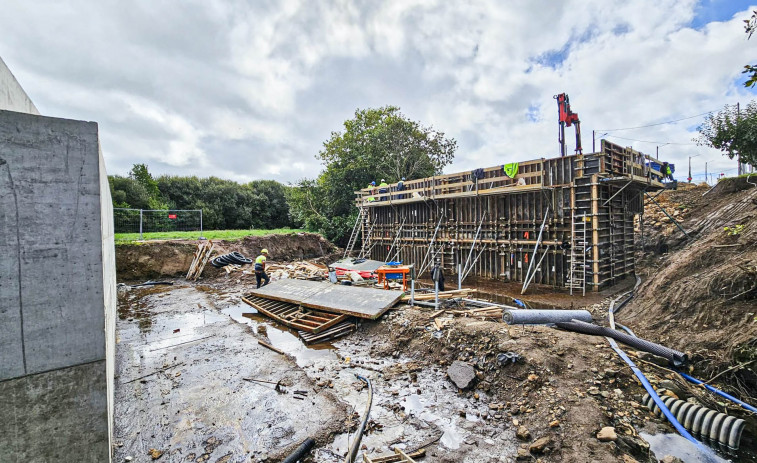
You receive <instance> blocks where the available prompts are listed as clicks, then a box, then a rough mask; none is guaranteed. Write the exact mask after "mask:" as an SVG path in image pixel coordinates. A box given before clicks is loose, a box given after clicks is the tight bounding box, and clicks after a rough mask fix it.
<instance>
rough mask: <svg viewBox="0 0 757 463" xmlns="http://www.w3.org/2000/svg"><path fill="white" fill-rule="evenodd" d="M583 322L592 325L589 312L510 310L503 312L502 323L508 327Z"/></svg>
mask: <svg viewBox="0 0 757 463" xmlns="http://www.w3.org/2000/svg"><path fill="white" fill-rule="evenodd" d="M571 320H581V321H583V322H587V323H591V322H593V321H594V320H593V319H592V318H591V313H589V311H587V310H530V309H529V310H527V309H508V310H505V311H503V312H502V321H503V322H505V323H507V324H508V325H544V324H547V323H560V322H570V321H571Z"/></svg>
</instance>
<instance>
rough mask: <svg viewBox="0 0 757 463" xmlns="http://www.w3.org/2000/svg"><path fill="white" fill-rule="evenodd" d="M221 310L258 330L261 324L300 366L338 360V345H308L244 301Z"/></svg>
mask: <svg viewBox="0 0 757 463" xmlns="http://www.w3.org/2000/svg"><path fill="white" fill-rule="evenodd" d="M221 312H222V313H224V314H226V315H228V316H230V317H231V318H233V319H234V320H235V321H237V322H239V323H244V324H246V325H250V326H251V327H252V329H253V330H255V331H256V332H257V331H258V328H259V327H260V326H263V327H264V328H265V331H266V335H267V336H268V339H269V340H270V341H271V344H272V345H273V346H274V347H276V348H277V349H281V350H282V351H284V352H286V353H287V354H291V355H293V356H294V358H295V359H296V361H297V365H299V366H300V367H305V366H309V365H312V364H313V363H316V362H324V361H338V359H337V356H336V347H334V345H333V344H331V343H330V342H322V343H317V344H311V345H306V344H305V343H304V342H302V340H301V339H300V338H299V336H297V332H296V331H294V330H292V329H289V328H287V327H286V326H283V325H280V324H278V323H276V322H274V321H273V320H271V319H270V318H268V317H266V316H264V315H261V314H259V313H258V311H257V310H255V309H254V308H253V307H250V306H249V305H247V304H245V303H244V302H240V303H239V304H237V305H232V306H229V307H227V308H225V309H223V310H221Z"/></svg>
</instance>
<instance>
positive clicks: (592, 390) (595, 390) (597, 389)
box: [586, 386, 599, 395]
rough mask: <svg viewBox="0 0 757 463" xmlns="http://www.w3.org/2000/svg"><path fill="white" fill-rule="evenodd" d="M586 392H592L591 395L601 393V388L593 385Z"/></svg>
mask: <svg viewBox="0 0 757 463" xmlns="http://www.w3.org/2000/svg"><path fill="white" fill-rule="evenodd" d="M586 392H587V393H589V394H591V395H599V388H598V387H596V386H592V387H590V388H589V390H587V391H586Z"/></svg>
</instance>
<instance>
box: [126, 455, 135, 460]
mask: <svg viewBox="0 0 757 463" xmlns="http://www.w3.org/2000/svg"><path fill="white" fill-rule="evenodd" d="M133 459H134V457H133V456H131V455H128V456H127V457H126V458H124V461H132V460H133Z"/></svg>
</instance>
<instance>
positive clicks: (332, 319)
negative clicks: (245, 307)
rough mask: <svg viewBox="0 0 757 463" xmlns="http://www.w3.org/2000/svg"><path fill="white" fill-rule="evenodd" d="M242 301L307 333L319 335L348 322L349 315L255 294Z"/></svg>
mask: <svg viewBox="0 0 757 463" xmlns="http://www.w3.org/2000/svg"><path fill="white" fill-rule="evenodd" d="M242 300H243V301H244V302H245V303H246V304H249V305H251V306H252V307H254V308H255V309H256V310H257V311H258V312H260V313H262V314H263V315H265V316H266V317H268V318H272V319H274V320H276V321H277V322H279V323H282V324H284V325H286V326H288V327H290V328H294V329H296V330H299V331H304V332H306V333H312V334H318V333H321V332H322V331H324V330H327V329H329V328H331V327H332V326H334V325H337V324H339V323H342V322H344V321H346V320H347V315H339V314H333V313H328V312H320V311H317V310H312V309H308V308H305V307H302V306H300V305H298V304H293V303H291V302H283V301H276V300H271V299H265V298H262V297H259V296H256V295H254V294H248V295H247V296H244V297H242Z"/></svg>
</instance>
